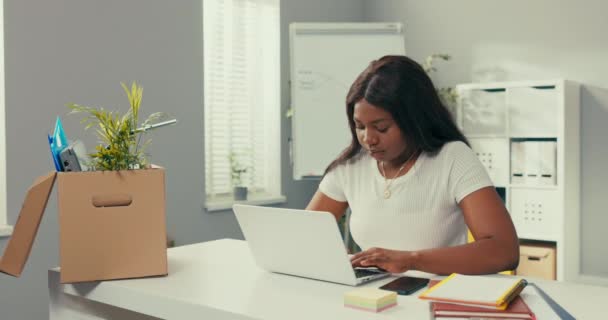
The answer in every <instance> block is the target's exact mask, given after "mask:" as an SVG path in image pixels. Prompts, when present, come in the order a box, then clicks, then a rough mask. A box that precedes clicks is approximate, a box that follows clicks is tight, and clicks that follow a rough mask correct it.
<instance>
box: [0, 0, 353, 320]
mask: <svg viewBox="0 0 608 320" xmlns="http://www.w3.org/2000/svg"><path fill="white" fill-rule="evenodd" d="M4 2H5V10H4V14H5V59H6V75H5V76H6V119H7V128H6V129H7V133H6V134H7V154H8V159H7V171H8V172H7V184H8V221H9V223H10V224H14V223H15V221H16V219H17V214H18V212H19V209H20V208H21V203H22V200H23V198H24V195H25V191H26V190H27V188H28V187H29V185H30V184H31V183H32V182H33V180H34V179H35V178H36V177H37V176H39V175H42V174H44V173H46V172H48V171H50V170H52V163H51V160H50V158H49V155H48V145H47V143H46V134H47V132H50V131H52V129H53V123H54V118H55V116H57V115H62V116H63V117H62V118H63V121H64V126H65V129H66V132H67V134H68V135H69V136H70V137H72V138H73V137H77V136H81V137H82V136H83V131H82V126H81V125H80V124H79V123H78V120H79V119H80V118H79V117H76V116H69V117H68V116H65V114H66V113H67V111H68V110H67V108H66V107H65V106H64V105H65V104H66V103H68V102H75V103H82V104H89V105H93V106H104V107H108V108H112V107H117V108H121V110H124V109H122V108H126V107H127V106H128V102H127V100H126V98H125V97H124V95H123V93H122V89H121V88H120V81H130V80H137V81H139V82H140V83H141V84H142V85H143V86H144V100H143V104H142V108H143V109H142V112H143V113H144V114H146V115H147V114H149V113H152V112H156V111H166V112H169V113H170V114H171V115H172V116H174V117H175V118H177V119H178V120H179V124H178V125H177V126H173V127H169V128H164V129H160V130H159V131H158V132H157V133H156V134H152V138H153V140H154V142H153V146H152V148H151V149H150V152H151V153H152V155H153V161H154V162H155V163H158V164H162V165H164V166H165V167H166V169H167V177H166V183H167V185H166V190H167V230H168V233H169V235H170V236H172V237H173V238H174V239H175V240H176V243H177V245H183V244H190V243H196V242H202V241H207V240H213V239H218V238H225V237H232V238H241V237H242V235H241V232H240V230H239V228H238V225H237V223H236V221H235V219H234V215H233V214H232V213H231V212H230V211H224V212H214V213H207V212H206V211H204V210H203V208H202V203H203V197H202V195H203V194H204V190H203V170H204V167H203V160H204V158H203V157H204V155H203V140H202V139H203V112H202V101H203V91H202V87H203V79H202V70H203V63H202V4H201V3H202V2H201V1H172V2H171V1H158V0H157V1H150V0H138V1H135V0H130V1H118V0H108V1H83V0H58V1H41V0H38V1H35V0H19V1H17V0H5V1H4ZM362 8H363V4H362V1H360V0H357V1H352V0H332V1H331V2H327V1H324V0H314V1H297V0H283V1H282V8H281V19H282V21H281V31H282V36H281V41H282V51H281V58H282V66H283V69H282V73H281V75H282V79H283V80H282V85H283V87H282V89H281V91H282V92H281V93H282V105H283V108H284V109H286V108H287V105H288V93H289V87H288V85H287V80H286V79H288V78H289V73H288V65H289V64H288V60H287V59H288V57H289V55H288V50H287V48H288V47H287V46H288V37H287V32H286V31H287V25H288V23H289V22H307V21H361V20H362V19H363V11H362ZM288 126H289V123H288V121H287V120H286V119H283V121H282V130H281V132H282V136H281V139H282V148H283V151H284V152H283V155H284V156H283V166H282V168H281V169H282V173H283V189H284V194H285V195H286V196H287V197H288V203H287V204H285V206H288V207H294V208H302V207H304V206H305V205H306V203H307V202H308V200H309V199H310V196H311V195H312V194H313V192H314V190H315V188H316V182H310V181H309V182H294V181H293V180H292V179H291V178H290V177H291V167H290V166H289V163H288V158H287V157H286V152H285V151H286V150H287V142H286V141H287V134H286V132H287V130H288V129H289V128H288ZM84 140H85V142H86V143H87V145H88V146H89V147H91V146H93V145H94V144H95V142H96V139H95V138H94V137H93V136H92V135H89V136H87V137H86V138H85V139H84ZM56 207H57V202H56V199H55V192H53V194H52V195H51V199H50V201H49V203H48V207H47V210H46V213H45V216H44V219H43V221H42V224H41V226H40V230H39V232H38V237H37V239H36V242H35V243H34V247H33V249H32V252H31V255H30V259H29V262H28V265H27V266H26V268H25V271H24V273H23V275H22V276H21V278H19V279H15V278H12V277H9V276H6V275H3V274H0V318H2V319H28V320H29V319H47V318H48V310H47V309H48V307H47V305H48V294H47V273H46V272H47V269H49V268H51V267H54V266H56V265H57V264H58V252H59V251H58V250H59V248H58V224H57V209H56ZM5 245H6V238H3V239H0V250H2V251H3V250H4V247H5Z"/></svg>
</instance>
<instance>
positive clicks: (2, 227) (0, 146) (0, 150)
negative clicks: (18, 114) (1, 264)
mask: <svg viewBox="0 0 608 320" xmlns="http://www.w3.org/2000/svg"><path fill="white" fill-rule="evenodd" d="M3 11H4V1H3V2H2V3H0V237H1V236H7V235H10V234H11V231H12V228H11V226H9V225H8V222H7V220H6V135H5V130H6V127H5V124H6V121H5V119H4V118H5V114H6V113H5V110H4V100H5V99H4V97H5V93H4V21H2V20H3V18H4V12H3Z"/></svg>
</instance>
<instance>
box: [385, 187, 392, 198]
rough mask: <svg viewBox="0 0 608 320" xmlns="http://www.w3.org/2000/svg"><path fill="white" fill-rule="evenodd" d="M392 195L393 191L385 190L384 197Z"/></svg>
mask: <svg viewBox="0 0 608 320" xmlns="http://www.w3.org/2000/svg"><path fill="white" fill-rule="evenodd" d="M390 197H391V191H390V190H388V189H386V190H384V199H388V198H390Z"/></svg>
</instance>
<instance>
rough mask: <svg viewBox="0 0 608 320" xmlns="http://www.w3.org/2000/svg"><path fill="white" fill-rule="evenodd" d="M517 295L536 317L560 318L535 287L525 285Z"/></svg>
mask: <svg viewBox="0 0 608 320" xmlns="http://www.w3.org/2000/svg"><path fill="white" fill-rule="evenodd" d="M519 295H520V296H521V297H522V299H524V301H525V302H526V304H527V305H528V307H530V309H531V310H532V312H534V314H535V315H536V319H561V317H560V316H559V315H558V314H557V313H555V311H553V309H552V308H551V307H550V306H549V304H548V303H547V302H546V301H545V299H543V297H541V296H540V293H539V292H538V290H537V289H536V288H535V287H533V286H527V287H526V288H525V289H524V290H523V291H522V292H521V293H520V294H519Z"/></svg>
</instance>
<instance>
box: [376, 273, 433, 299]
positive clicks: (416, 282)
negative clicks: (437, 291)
mask: <svg viewBox="0 0 608 320" xmlns="http://www.w3.org/2000/svg"><path fill="white" fill-rule="evenodd" d="M428 283H429V279H425V278H415V277H407V276H403V277H399V278H397V279H395V280H393V281H391V282H389V283H387V284H385V285H383V286H382V287H380V289H383V290H388V291H395V292H397V294H400V295H404V296H405V295H409V294H411V293H412V292H416V291H418V290H419V289H420V288H423V287H425V286H426V285H427V284H428Z"/></svg>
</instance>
